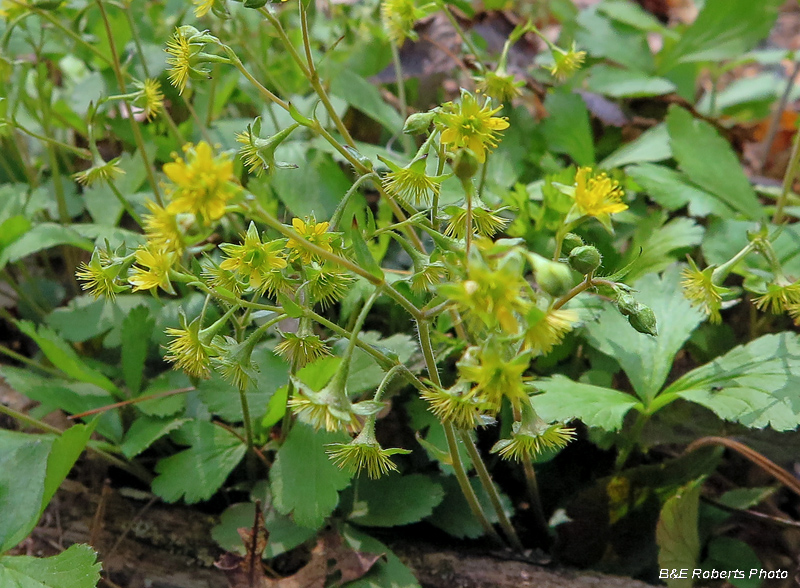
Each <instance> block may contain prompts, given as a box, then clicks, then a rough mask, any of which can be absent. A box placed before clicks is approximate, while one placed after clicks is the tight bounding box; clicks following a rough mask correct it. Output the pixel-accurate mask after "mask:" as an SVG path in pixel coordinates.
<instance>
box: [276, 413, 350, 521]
mask: <svg viewBox="0 0 800 588" xmlns="http://www.w3.org/2000/svg"><path fill="white" fill-rule="evenodd" d="M346 440H347V437H346V435H344V434H343V433H327V432H325V431H314V429H312V428H311V427H309V426H308V425H306V424H304V423H300V422H297V423H295V424H294V426H293V427H292V429H291V431H289V435H288V437H287V438H286V441H285V442H284V444H283V446H282V447H281V448H280V449H279V450H278V455H277V457H276V459H275V463H274V465H273V466H272V469H271V470H270V472H269V479H270V488H271V489H272V496H273V500H274V505H275V509H276V510H277V511H278V512H279V513H281V514H285V515H288V514H289V513H292V516H293V518H294V521H295V523H297V524H298V525H300V526H301V527H309V528H313V529H317V528H319V527H320V526H321V525H322V524H323V523H324V522H325V519H326V518H327V516H328V515H330V514H331V513H332V512H333V509H335V508H336V505H337V504H338V503H339V490H342V489H344V488H346V487H347V486H349V485H350V474H349V473H348V472H346V471H344V470H340V469H339V468H338V467H336V465H335V464H334V463H333V462H332V461H331V460H330V459H328V455H327V454H326V453H325V445H326V444H328V443H341V442H343V441H346Z"/></svg>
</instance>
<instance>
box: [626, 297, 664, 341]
mask: <svg viewBox="0 0 800 588" xmlns="http://www.w3.org/2000/svg"><path fill="white" fill-rule="evenodd" d="M628 322H629V323H630V324H631V326H632V327H633V328H634V329H636V330H637V331H639V332H640V333H644V334H645V335H652V336H653V337H655V336H657V335H658V326H657V325H656V315H655V313H654V312H653V311H652V309H651V308H650V307H649V306H645V305H644V304H638V308H637V309H636V312H634V313H632V314H631V315H630V316H629V317H628Z"/></svg>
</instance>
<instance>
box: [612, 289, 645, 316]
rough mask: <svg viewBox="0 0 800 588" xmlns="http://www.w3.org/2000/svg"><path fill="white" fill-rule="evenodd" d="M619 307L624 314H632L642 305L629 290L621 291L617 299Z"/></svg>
mask: <svg viewBox="0 0 800 588" xmlns="http://www.w3.org/2000/svg"><path fill="white" fill-rule="evenodd" d="M616 304H617V308H618V309H619V311H620V312H621V313H622V314H623V315H624V316H630V315H632V314H633V313H634V312H636V310H637V308H638V307H639V306H640V305H639V303H638V302H636V299H635V298H634V297H633V296H631V295H630V294H628V293H627V292H620V294H619V296H617V300H616Z"/></svg>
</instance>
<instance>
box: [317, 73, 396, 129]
mask: <svg viewBox="0 0 800 588" xmlns="http://www.w3.org/2000/svg"><path fill="white" fill-rule="evenodd" d="M330 92H331V94H333V95H334V96H338V97H339V98H341V99H343V100H347V102H348V103H349V104H350V105H351V106H354V107H355V108H357V109H358V110H360V111H361V112H363V113H364V114H366V115H367V116H369V117H371V118H372V119H374V120H376V121H378V122H379V123H381V124H382V125H383V126H384V127H386V128H387V129H388V130H389V131H391V132H395V131H396V130H397V129H400V128H402V126H403V119H402V118H401V117H400V115H399V114H398V113H397V111H396V110H395V109H394V108H392V107H391V106H389V105H388V104H387V103H386V101H385V100H384V99H383V97H382V96H381V93H380V92H379V91H378V88H376V87H375V86H373V85H372V84H371V83H369V82H368V81H367V80H365V79H364V78H362V77H361V76H360V75H358V74H356V73H355V72H353V71H350V70H349V69H342V70H340V71H337V72H336V74H335V75H334V76H332V77H331V89H330Z"/></svg>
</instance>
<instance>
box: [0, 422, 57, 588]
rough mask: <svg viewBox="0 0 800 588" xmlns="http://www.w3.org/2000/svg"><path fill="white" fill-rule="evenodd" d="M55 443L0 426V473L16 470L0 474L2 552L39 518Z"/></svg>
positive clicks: (22, 535) (44, 437)
mask: <svg viewBox="0 0 800 588" xmlns="http://www.w3.org/2000/svg"><path fill="white" fill-rule="evenodd" d="M52 445H53V438H52V437H50V436H43V435H26V434H23V433H13V432H11V431H5V430H2V429H0V472H7V473H10V472H13V475H3V476H0V513H2V516H0V553H3V552H4V551H8V550H9V549H11V548H12V547H14V546H15V545H16V544H17V543H19V542H20V541H22V540H23V539H24V538H25V537H26V536H27V535H28V533H30V532H31V530H32V529H33V528H34V527H35V526H36V523H37V521H38V520H39V513H40V511H41V507H42V497H43V496H44V479H45V475H46V472H47V456H48V455H49V453H50V448H51V447H52ZM0 561H2V560H0ZM0 569H2V568H0ZM0 577H2V576H0ZM0 585H2V586H5V585H6V584H5V583H2V584H0Z"/></svg>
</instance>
